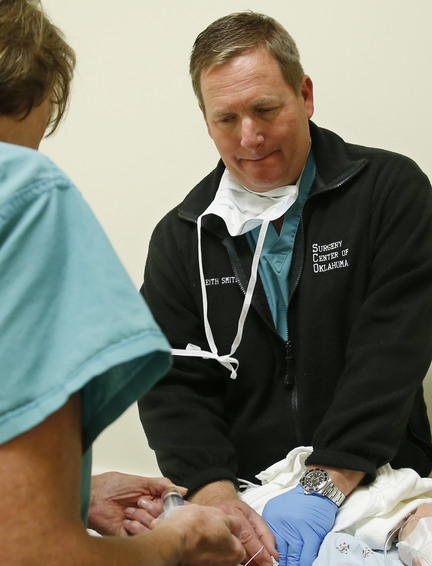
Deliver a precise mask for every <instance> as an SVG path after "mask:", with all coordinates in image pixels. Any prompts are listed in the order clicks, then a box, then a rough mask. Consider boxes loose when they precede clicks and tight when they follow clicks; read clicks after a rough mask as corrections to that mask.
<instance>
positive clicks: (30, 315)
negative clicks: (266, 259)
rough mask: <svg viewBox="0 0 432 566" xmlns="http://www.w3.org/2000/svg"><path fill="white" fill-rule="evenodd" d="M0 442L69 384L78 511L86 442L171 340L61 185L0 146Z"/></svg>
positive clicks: (144, 384) (166, 356)
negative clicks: (79, 457) (79, 452)
mask: <svg viewBox="0 0 432 566" xmlns="http://www.w3.org/2000/svg"><path fill="white" fill-rule="evenodd" d="M0 294H1V297H2V314H1V318H0V326H1V329H0V336H1V339H0V360H1V368H2V369H1V371H2V380H1V385H2V394H1V396H0V444H2V443H5V442H7V441H8V440H11V439H13V438H14V437H16V436H18V435H20V434H22V433H24V432H25V431H27V430H29V429H31V428H33V427H35V426H37V425H38V424H39V423H41V422H42V421H43V420H44V419H45V418H46V417H47V416H49V415H50V414H52V413H53V412H55V411H56V410H58V409H59V408H60V407H61V406H62V405H64V403H65V402H66V401H67V399H68V398H69V396H70V395H71V394H73V393H74V392H77V391H80V395H81V405H82V408H81V411H82V444H83V454H85V457H84V458H83V480H82V494H83V506H82V515H83V518H84V516H85V515H86V510H87V505H88V499H89V482H90V471H91V444H92V442H93V441H94V440H95V438H96V437H97V436H98V434H99V433H100V432H101V431H102V430H103V429H104V428H105V427H106V426H108V425H109V424H110V423H111V422H113V421H114V420H115V419H116V418H117V417H118V416H120V414H121V413H122V412H123V411H124V410H125V409H126V408H127V407H128V406H129V405H130V404H131V403H133V402H134V401H135V400H137V399H139V398H140V397H142V396H143V395H144V394H145V393H146V392H147V391H148V390H149V389H150V388H151V386H152V385H153V384H154V383H155V382H156V380H158V379H159V378H160V377H161V376H162V375H164V374H165V373H166V372H167V371H168V369H169V366H170V363H171V356H170V346H169V344H168V342H167V341H166V339H165V337H164V336H163V335H162V333H161V331H160V329H159V328H158V326H157V325H156V323H155V321H154V319H153V317H152V315H151V313H150V311H149V309H148V307H147V305H146V304H145V302H144V300H143V298H142V297H141V295H140V294H139V293H138V291H137V290H136V289H135V287H134V285H133V283H132V282H131V280H130V278H129V276H128V275H127V273H126V271H125V269H124V268H123V266H122V265H121V263H120V261H119V259H118V258H117V256H116V254H115V252H114V251H113V249H112V247H111V245H110V243H109V241H108V239H107V237H106V236H105V234H104V232H103V230H102V228H101V227H100V225H99V223H98V222H97V220H96V218H95V216H94V215H93V213H92V212H91V210H90V208H89V207H88V205H87V204H86V203H85V201H84V199H83V198H82V196H81V194H80V193H79V192H78V190H77V189H76V187H75V186H74V185H73V184H72V182H71V181H70V180H69V179H68V178H67V177H66V176H65V175H64V174H63V173H62V172H61V171H60V170H59V169H58V168H57V167H56V166H55V165H54V164H53V163H52V162H51V161H50V160H49V159H48V158H47V157H45V156H43V155H42V154H40V153H39V152H38V151H35V150H31V149H28V148H23V147H20V146H14V145H10V144H4V143H0Z"/></svg>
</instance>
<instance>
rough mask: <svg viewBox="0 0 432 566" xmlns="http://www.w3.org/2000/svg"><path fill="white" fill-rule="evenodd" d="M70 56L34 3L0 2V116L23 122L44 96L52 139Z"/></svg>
mask: <svg viewBox="0 0 432 566" xmlns="http://www.w3.org/2000/svg"><path fill="white" fill-rule="evenodd" d="M74 68H75V53H74V51H73V49H72V48H71V47H69V45H68V44H67V43H66V41H65V39H64V36H63V33H62V32H61V31H60V30H59V29H58V28H57V27H56V26H54V24H53V23H52V22H51V21H50V19H49V18H48V16H47V15H46V14H45V12H44V10H43V8H42V6H41V3H40V1H39V0H0V115H10V116H22V118H25V117H26V116H27V115H28V114H29V113H30V112H31V110H32V108H34V107H37V106H38V105H39V104H41V103H42V102H43V101H44V100H45V98H46V97H47V96H49V95H51V96H52V102H53V113H52V115H51V118H50V121H49V124H48V130H47V131H48V135H50V134H52V133H53V132H54V131H55V130H56V128H57V126H58V124H59V122H60V120H61V118H62V116H63V115H64V113H65V111H66V109H67V106H68V101H69V94H70V88H71V81H72V77H73V73H74Z"/></svg>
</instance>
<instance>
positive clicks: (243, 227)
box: [172, 169, 301, 379]
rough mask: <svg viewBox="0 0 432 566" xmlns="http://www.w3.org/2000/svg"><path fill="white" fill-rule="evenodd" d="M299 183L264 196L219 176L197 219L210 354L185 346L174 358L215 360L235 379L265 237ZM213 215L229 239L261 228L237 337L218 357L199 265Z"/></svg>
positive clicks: (227, 176)
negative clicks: (206, 223) (204, 231)
mask: <svg viewBox="0 0 432 566" xmlns="http://www.w3.org/2000/svg"><path fill="white" fill-rule="evenodd" d="M300 180H301V176H300V178H299V180H298V181H297V183H296V184H295V185H288V186H285V187H280V188H279V189H274V190H271V191H268V192H266V193H255V192H253V191H249V190H248V189H246V188H244V187H242V186H241V185H240V184H239V183H237V181H236V180H235V179H234V178H233V177H232V175H231V174H230V173H229V172H228V170H227V169H226V170H225V172H224V174H223V175H222V178H221V181H220V184H219V188H218V190H217V192H216V195H215V198H214V200H213V201H212V202H211V203H210V205H209V206H208V207H207V209H206V210H205V211H204V212H203V213H202V214H201V215H200V216H199V218H198V220H197V232H198V264H199V273H200V283H201V293H202V301H203V314H204V330H205V334H206V338H207V342H208V345H209V351H205V350H201V348H199V347H198V346H196V345H194V344H188V345H187V347H186V348H185V349H173V350H172V354H173V356H191V357H200V358H204V359H213V360H217V361H218V362H219V363H220V364H222V365H223V366H224V367H226V368H227V369H228V370H229V371H230V377H231V379H236V377H237V369H238V366H239V362H238V360H237V358H235V357H234V353H235V352H236V350H237V348H238V347H239V345H240V342H241V339H242V336H243V328H244V324H245V321H246V316H247V313H248V311H249V307H250V305H251V302H252V295H253V292H254V289H255V284H256V281H257V274H258V264H259V259H260V256H261V252H262V249H263V246H264V240H265V237H266V234H267V228H268V226H269V223H270V222H271V221H272V220H277V219H278V218H280V217H281V216H282V215H283V214H285V212H286V211H287V210H288V209H289V208H290V207H291V206H292V205H293V204H294V203H295V201H296V199H297V196H298V188H299V186H300ZM209 214H215V215H216V216H219V217H220V218H222V220H223V221H224V222H225V224H226V227H227V230H228V233H229V234H230V236H240V235H242V234H245V233H246V232H249V231H250V230H253V229H254V228H256V227H257V226H260V225H261V229H260V232H259V236H258V241H257V245H256V249H255V253H254V256H253V259H252V268H251V275H250V279H249V283H248V286H247V289H246V293H245V298H244V301H243V307H242V310H241V312H240V317H239V321H238V325H237V334H236V336H235V338H234V340H233V343H232V345H231V350H230V352H229V353H228V354H222V355H221V354H219V352H218V349H217V346H216V343H215V340H214V337H213V332H212V329H211V327H210V323H209V320H208V315H207V306H208V304H207V291H206V286H205V278H204V271H203V264H202V248H201V223H202V219H203V217H204V216H206V215H209Z"/></svg>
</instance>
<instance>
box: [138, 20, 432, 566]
mask: <svg viewBox="0 0 432 566" xmlns="http://www.w3.org/2000/svg"><path fill="white" fill-rule="evenodd" d="M190 69H191V75H192V82H193V85H194V90H195V93H196V95H197V97H198V101H199V104H200V107H201V110H202V112H203V115H204V118H205V120H206V124H207V128H208V132H209V134H210V136H211V138H212V139H213V141H214V142H215V144H216V147H217V149H218V151H219V153H220V155H221V161H220V163H219V164H218V166H217V167H216V169H215V170H214V171H213V172H212V173H210V174H209V175H208V176H207V177H206V178H205V179H203V180H202V181H201V182H200V183H199V184H198V185H197V187H195V189H193V190H192V191H191V193H189V195H188V196H187V197H186V198H185V200H184V201H183V202H182V203H181V204H180V205H179V206H178V207H176V208H175V209H174V210H173V211H171V212H170V213H169V214H168V215H167V216H166V217H165V218H164V219H163V220H162V221H161V222H160V224H159V225H158V226H157V228H156V229H155V232H154V234H153V237H152V241H151V244H150V249H149V255H148V260H147V265H146V272H145V278H144V285H143V290H142V291H143V293H144V295H145V297H146V299H147V301H148V303H149V305H150V307H151V309H152V311H153V313H154V316H155V318H156V320H157V321H158V323H159V324H160V326H161V327H162V329H163V330H164V332H165V334H166V336H167V337H168V339H169V341H170V343H171V346H172V347H173V348H174V349H175V350H174V354H175V356H174V367H173V369H172V371H171V372H170V373H169V375H168V376H167V377H165V378H164V379H163V380H161V381H160V382H159V383H158V384H157V385H156V387H155V388H154V389H153V390H152V391H151V392H150V393H149V394H148V395H146V397H145V398H144V399H143V400H142V401H141V402H140V414H141V419H142V422H143V425H144V428H145V431H146V434H147V436H148V438H149V442H150V446H151V447H152V448H154V450H155V451H156V455H157V458H158V462H159V465H160V467H161V470H162V472H163V473H164V474H165V475H167V476H169V477H170V478H171V479H172V480H173V481H176V483H179V484H182V485H185V486H186V487H188V488H189V493H190V499H191V500H192V501H194V502H199V503H204V504H212V505H218V506H220V507H222V508H223V509H225V510H229V511H230V512H232V513H235V514H237V515H238V516H239V517H240V518H241V520H242V523H243V531H242V541H243V543H244V546H245V549H246V551H247V553H248V555H249V557H252V556H253V555H254V554H255V553H256V552H259V551H260V549H261V547H262V546H264V548H263V549H262V550H261V552H260V553H259V554H258V555H257V556H256V557H255V559H254V560H255V562H256V563H257V564H260V565H262V566H264V565H267V564H271V555H272V556H273V557H275V558H278V559H279V562H280V565H281V566H285V565H290V566H291V565H295V564H301V566H308V565H310V564H312V561H313V559H314V558H315V556H316V554H317V552H318V549H319V546H320V543H321V541H322V539H323V537H324V536H325V534H326V533H327V532H328V531H329V530H330V529H331V527H332V525H333V522H334V518H335V515H336V512H337V509H338V507H339V506H340V505H341V504H342V503H343V499H344V497H346V496H347V495H349V493H350V492H351V491H352V490H353V489H355V488H356V486H357V485H359V484H360V483H361V482H363V483H364V482H366V483H368V482H371V481H372V480H373V479H374V477H375V474H376V470H377V468H378V467H379V466H381V465H383V464H385V463H387V462H390V463H391V464H392V465H393V466H394V467H412V468H414V469H415V470H416V471H417V472H418V473H419V474H421V475H428V474H429V473H430V470H431V467H432V446H431V437H430V429H429V423H428V420H427V414H426V408H425V403H424V400H423V390H422V380H423V378H424V376H425V375H426V372H427V370H428V367H429V364H430V360H431V346H432V292H431V276H432V253H431V252H432V191H431V187H430V183H429V181H428V179H427V178H426V176H425V175H424V174H423V173H422V172H421V171H420V170H419V168H418V167H417V166H416V165H415V164H414V163H413V162H412V161H411V160H409V159H407V158H405V157H402V156H400V155H396V154H393V153H390V152H386V151H382V150H375V149H370V148H365V147H360V146H355V145H351V144H347V143H345V142H344V141H343V140H342V139H341V138H340V137H338V136H337V135H336V134H334V133H332V132H329V131H327V130H324V129H322V128H318V127H317V126H316V125H314V124H313V123H312V122H311V121H310V119H311V117H312V114H313V86H312V81H311V79H310V77H308V76H307V75H305V74H304V72H303V69H302V66H301V64H300V61H299V56H298V51H297V48H296V46H295V43H294V42H293V40H292V38H291V37H290V36H289V35H288V34H287V32H286V30H284V28H282V27H281V26H280V25H279V24H278V23H277V22H275V21H274V20H272V19H271V18H268V17H266V16H263V15H260V14H253V13H251V12H247V13H240V14H233V15H230V16H227V17H224V18H221V19H220V20H217V21H216V22H214V23H213V24H211V25H210V26H209V27H208V28H207V29H206V30H204V31H203V32H202V33H201V34H200V35H199V36H198V38H197V40H196V42H195V45H194V48H193V51H192V56H191V67H190ZM260 230H267V233H265V231H261V233H260ZM260 234H261V238H264V240H263V242H261V240H260ZM197 250H199V252H198V251H197ZM253 259H254V260H255V262H253ZM258 259H260V261H259V266H258V273H257V282H256V284H255V286H254V288H253V289H251V288H249V290H248V285H249V282H250V279H251V273H252V281H253V279H254V277H253V274H254V271H253V270H254V267H252V265H253V264H254V263H256V262H257V261H258ZM251 270H252V271H251ZM245 296H246V302H245V300H244V299H245ZM250 297H251V306H250V309H249V306H248V300H249V298H250ZM239 321H240V322H239ZM235 337H236V338H235ZM188 345H189V347H188V348H187V346H188ZM230 378H235V379H230ZM302 445H310V446H312V447H313V452H312V454H311V456H310V457H309V459H308V460H307V471H306V475H305V476H304V477H303V479H302V482H301V483H302V485H299V486H298V488H295V489H294V490H292V492H288V493H286V494H284V495H283V496H279V497H276V498H274V500H272V501H271V502H269V504H268V506H267V507H266V509H265V511H264V518H265V519H266V521H267V523H268V524H269V525H270V526H271V530H272V532H273V534H274V535H275V536H276V547H277V552H276V550H275V547H274V545H273V539H272V536H271V534H270V532H269V530H268V527H267V525H266V524H265V523H264V522H263V520H262V518H260V517H258V516H257V515H256V514H255V513H254V512H253V511H252V510H251V509H250V508H249V507H248V506H247V505H245V504H244V503H243V502H242V501H241V500H240V498H239V497H238V491H237V490H238V480H237V478H242V479H246V480H249V481H253V480H254V476H255V475H256V474H257V473H259V472H260V471H261V470H263V469H265V468H267V467H268V466H269V465H271V464H273V463H274V462H276V461H278V460H280V459H282V458H284V457H285V455H286V454H287V453H288V452H289V451H290V450H291V449H293V448H295V447H297V446H302Z"/></svg>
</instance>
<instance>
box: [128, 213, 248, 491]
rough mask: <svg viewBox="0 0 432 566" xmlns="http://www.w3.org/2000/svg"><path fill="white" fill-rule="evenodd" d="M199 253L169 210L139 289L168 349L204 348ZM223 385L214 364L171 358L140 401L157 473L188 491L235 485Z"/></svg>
mask: <svg viewBox="0 0 432 566" xmlns="http://www.w3.org/2000/svg"><path fill="white" fill-rule="evenodd" d="M196 258H197V240H196V225H195V224H194V223H190V222H186V221H181V220H179V219H178V217H177V212H176V211H173V212H172V213H170V214H168V215H167V216H166V217H165V218H164V219H163V220H162V221H161V223H160V224H159V225H158V226H157V227H156V229H155V231H154V233H153V235H152V238H151V242H150V246H149V253H148V257H147V262H146V269H145V275H144V284H143V287H142V289H141V292H142V293H143V294H144V296H145V298H146V300H147V302H148V304H149V306H150V309H151V310H152V312H153V314H154V316H155V319H156V321H157V322H158V324H159V325H160V327H161V328H162V330H163V332H164V333H165V335H166V337H167V338H168V341H169V342H170V344H171V347H173V348H180V349H184V348H185V347H186V346H187V344H188V343H191V344H195V345H197V346H200V347H201V348H202V349H208V345H207V344H206V342H205V336H204V329H203V321H202V299H201V289H200V285H199V276H198V269H197V261H196ZM203 340H204V342H203ZM226 382H227V380H226V377H225V376H223V375H221V371H220V369H219V364H217V362H214V361H213V360H202V359H201V358H186V357H180V356H175V357H174V364H173V368H172V370H171V371H170V373H169V374H168V375H167V376H166V377H164V378H163V379H162V380H160V382H159V383H158V384H157V385H156V386H155V387H154V388H153V389H152V390H151V391H150V392H149V393H148V394H147V395H146V396H145V397H144V398H143V399H142V400H141V401H140V402H139V412H140V418H141V422H142V424H143V427H144V430H145V433H146V435H147V437H148V440H149V445H150V447H151V448H152V449H153V450H155V453H156V457H157V460H158V464H159V467H160V469H161V471H162V473H163V474H164V475H165V476H167V477H169V478H170V479H171V480H172V481H174V482H176V483H178V484H180V485H183V486H185V487H187V488H188V489H189V493H191V492H192V491H194V490H196V489H198V488H199V487H201V486H202V485H204V484H207V483H210V482H212V481H216V480H221V479H228V480H231V481H232V482H233V483H235V484H237V480H236V474H235V471H236V455H235V451H234V449H233V447H232V445H231V443H230V442H229V440H228V439H227V427H226V424H225V422H224V419H223V413H224V407H223V405H224V403H223V401H224V392H225V390H226Z"/></svg>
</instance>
